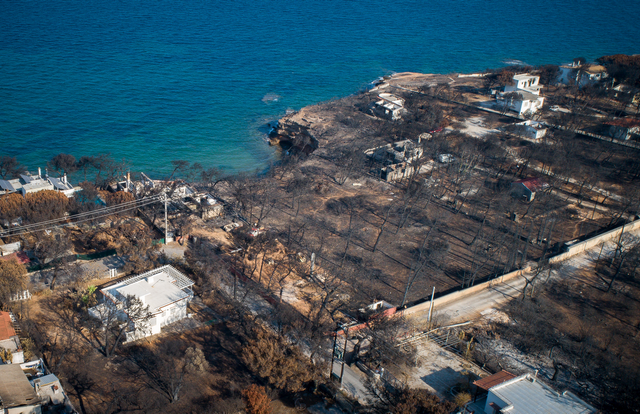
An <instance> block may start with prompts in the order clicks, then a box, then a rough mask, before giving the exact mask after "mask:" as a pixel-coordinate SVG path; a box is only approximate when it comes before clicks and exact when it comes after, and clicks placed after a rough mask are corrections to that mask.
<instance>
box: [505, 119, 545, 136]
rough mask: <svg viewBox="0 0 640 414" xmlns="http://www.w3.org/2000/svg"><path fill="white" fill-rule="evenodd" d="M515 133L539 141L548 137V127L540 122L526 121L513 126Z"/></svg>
mask: <svg viewBox="0 0 640 414" xmlns="http://www.w3.org/2000/svg"><path fill="white" fill-rule="evenodd" d="M512 130H513V133H515V134H517V135H521V136H523V137H526V138H529V139H533V140H538V139H540V138H542V137H544V136H545V135H547V127H546V126H545V125H544V124H543V123H541V122H538V121H531V120H528V121H524V122H518V123H516V124H514V125H513V128H512Z"/></svg>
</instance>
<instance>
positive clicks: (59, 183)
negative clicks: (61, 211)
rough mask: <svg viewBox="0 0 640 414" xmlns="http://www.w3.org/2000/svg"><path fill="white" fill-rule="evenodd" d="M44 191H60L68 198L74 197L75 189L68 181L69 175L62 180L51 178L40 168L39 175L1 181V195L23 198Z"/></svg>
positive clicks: (65, 175)
mask: <svg viewBox="0 0 640 414" xmlns="http://www.w3.org/2000/svg"><path fill="white" fill-rule="evenodd" d="M43 190H55V191H60V192H61V193H63V194H64V195H66V196H67V197H73V194H74V193H75V189H74V188H73V185H71V184H70V183H69V181H68V180H67V174H64V175H63V176H62V177H60V178H55V177H49V174H46V173H45V175H44V176H43V175H42V171H41V170H40V168H38V174H37V175H35V174H33V175H32V174H29V173H26V174H20V178H15V179H13V180H0V194H10V193H17V192H19V193H21V194H22V195H23V196H25V195H27V194H31V193H37V192H38V191H43Z"/></svg>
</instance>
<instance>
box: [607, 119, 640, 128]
mask: <svg viewBox="0 0 640 414" xmlns="http://www.w3.org/2000/svg"><path fill="white" fill-rule="evenodd" d="M605 125H614V126H618V127H622V128H633V127H637V126H640V119H633V118H620V119H614V120H613V121H607V122H605Z"/></svg>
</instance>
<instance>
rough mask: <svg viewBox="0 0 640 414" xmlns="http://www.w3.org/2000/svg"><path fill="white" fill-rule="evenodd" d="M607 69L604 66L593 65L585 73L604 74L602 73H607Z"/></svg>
mask: <svg viewBox="0 0 640 414" xmlns="http://www.w3.org/2000/svg"><path fill="white" fill-rule="evenodd" d="M606 71H607V69H606V68H605V67H604V66H602V65H591V66H589V68H588V69H587V70H586V71H585V72H587V73H602V72H606Z"/></svg>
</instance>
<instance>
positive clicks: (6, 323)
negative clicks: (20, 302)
mask: <svg viewBox="0 0 640 414" xmlns="http://www.w3.org/2000/svg"><path fill="white" fill-rule="evenodd" d="M15 334H16V331H15V330H14V329H13V324H12V322H11V314H10V313H9V312H0V341H4V340H5V339H10V338H11V337H12V336H15Z"/></svg>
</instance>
